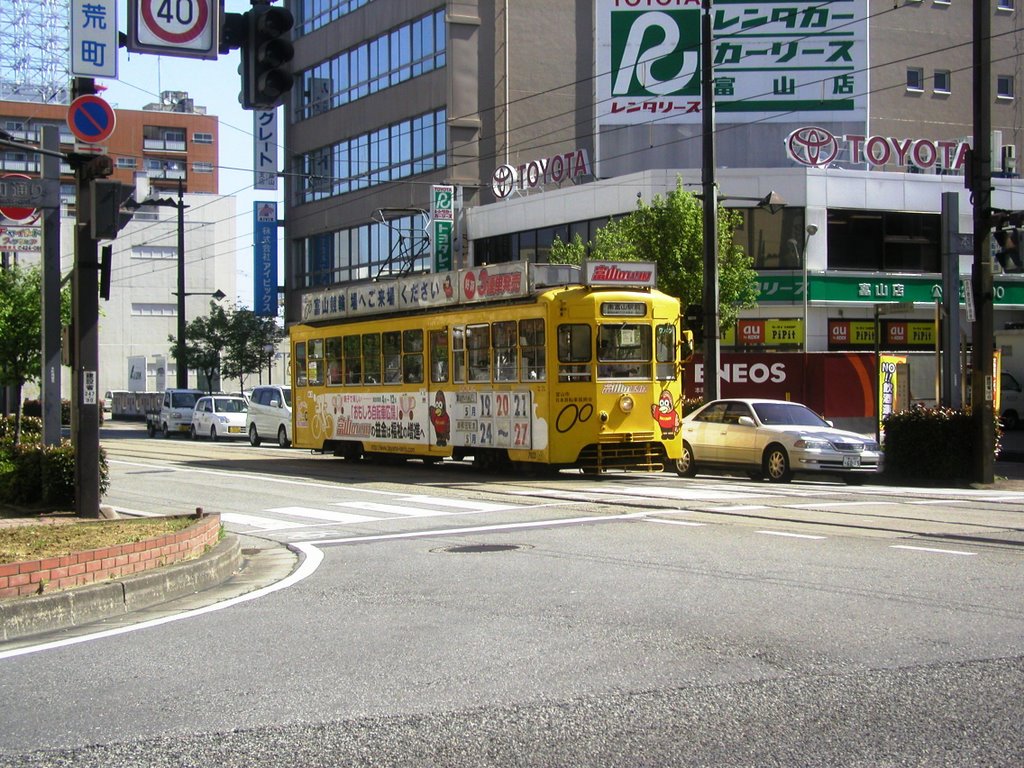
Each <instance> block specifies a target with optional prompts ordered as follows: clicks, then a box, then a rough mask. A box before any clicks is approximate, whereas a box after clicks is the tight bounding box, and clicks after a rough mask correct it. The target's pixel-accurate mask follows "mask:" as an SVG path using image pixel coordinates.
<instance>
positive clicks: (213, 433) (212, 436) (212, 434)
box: [210, 427, 217, 442]
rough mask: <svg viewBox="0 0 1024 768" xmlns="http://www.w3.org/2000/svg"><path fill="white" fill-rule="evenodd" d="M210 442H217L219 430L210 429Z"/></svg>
mask: <svg viewBox="0 0 1024 768" xmlns="http://www.w3.org/2000/svg"><path fill="white" fill-rule="evenodd" d="M210 440H211V442H217V428H216V427H210Z"/></svg>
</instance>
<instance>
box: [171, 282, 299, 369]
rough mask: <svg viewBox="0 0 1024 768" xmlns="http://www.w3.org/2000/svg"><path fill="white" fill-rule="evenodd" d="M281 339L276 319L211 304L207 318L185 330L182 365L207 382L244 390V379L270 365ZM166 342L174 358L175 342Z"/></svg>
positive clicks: (199, 318)
mask: <svg viewBox="0 0 1024 768" xmlns="http://www.w3.org/2000/svg"><path fill="white" fill-rule="evenodd" d="M282 338H284V329H282V328H281V327H280V326H279V325H278V324H277V319H276V318H273V317H261V316H259V315H257V314H256V313H255V312H253V311H252V310H251V309H239V308H237V307H235V306H229V307H228V308H227V309H225V308H224V307H223V306H222V305H220V304H218V303H217V302H214V301H211V302H210V314H209V315H208V316H206V317H197V318H196V319H195V320H193V321H192V322H190V323H189V324H188V325H187V326H185V357H184V360H185V365H187V366H188V367H189V368H192V369H194V370H197V371H199V372H201V373H203V374H204V375H205V376H206V380H207V381H208V382H213V381H216V380H217V378H218V377H222V378H225V379H229V378H231V379H235V378H236V379H238V383H239V386H240V387H241V388H242V389H245V377H246V376H247V375H248V374H251V373H258V372H259V371H260V370H261V369H263V368H264V367H266V366H267V365H269V364H270V362H271V361H272V360H273V358H274V353H275V352H276V351H277V345H278V344H279V343H280V341H281V339H282ZM168 340H169V341H170V342H171V355H172V356H173V357H177V355H178V343H177V340H176V339H175V338H174V337H173V336H169V337H168Z"/></svg>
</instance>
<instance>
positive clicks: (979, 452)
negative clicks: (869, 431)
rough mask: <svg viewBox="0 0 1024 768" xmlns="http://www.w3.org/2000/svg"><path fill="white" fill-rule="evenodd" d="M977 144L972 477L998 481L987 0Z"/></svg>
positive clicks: (981, 4)
mask: <svg viewBox="0 0 1024 768" xmlns="http://www.w3.org/2000/svg"><path fill="white" fill-rule="evenodd" d="M973 9H974V25H973V26H974V46H973V57H974V62H973V63H974V68H973V72H974V78H973V79H974V148H973V149H972V150H971V155H970V157H971V168H970V171H971V173H970V178H969V180H968V184H969V185H970V189H971V200H972V203H973V206H974V266H973V268H972V270H971V287H972V290H973V292H974V306H975V312H976V316H977V319H976V320H975V322H974V328H973V334H972V338H971V342H972V353H971V418H972V422H973V426H974V429H973V432H974V457H973V459H974V466H973V470H974V471H973V478H974V481H975V482H978V483H991V482H992V481H993V479H994V476H993V471H994V467H993V464H994V462H995V456H994V450H995V416H994V409H993V387H994V382H993V379H994V377H993V375H992V345H993V342H994V334H993V327H992V325H993V319H992V309H993V307H992V251H991V248H990V243H989V241H990V240H991V230H992V74H991V73H992V66H991V60H992V56H991V54H992V41H991V33H992V15H991V7H990V1H989V0H974V4H973Z"/></svg>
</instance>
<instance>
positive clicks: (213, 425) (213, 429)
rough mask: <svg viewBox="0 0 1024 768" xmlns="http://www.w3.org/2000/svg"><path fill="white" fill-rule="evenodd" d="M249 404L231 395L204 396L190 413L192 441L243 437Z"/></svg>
mask: <svg viewBox="0 0 1024 768" xmlns="http://www.w3.org/2000/svg"><path fill="white" fill-rule="evenodd" d="M248 410H249V404H248V403H246V402H245V399H244V398H241V397H235V396H233V395H206V396H204V397H201V398H199V399H198V400H197V401H196V407H195V408H194V409H193V411H192V430H191V431H192V439H193V440H195V439H196V438H198V437H209V438H210V439H211V440H219V439H220V438H222V437H245V415H246V412H247V411H248Z"/></svg>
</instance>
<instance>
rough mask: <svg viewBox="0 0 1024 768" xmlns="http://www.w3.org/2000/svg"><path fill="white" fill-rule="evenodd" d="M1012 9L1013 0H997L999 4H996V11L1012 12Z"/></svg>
mask: <svg viewBox="0 0 1024 768" xmlns="http://www.w3.org/2000/svg"><path fill="white" fill-rule="evenodd" d="M1013 8H1014V5H1013V0H999V2H998V3H996V10H997V11H1012V10H1013Z"/></svg>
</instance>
